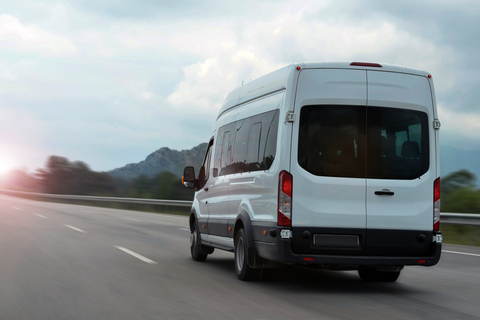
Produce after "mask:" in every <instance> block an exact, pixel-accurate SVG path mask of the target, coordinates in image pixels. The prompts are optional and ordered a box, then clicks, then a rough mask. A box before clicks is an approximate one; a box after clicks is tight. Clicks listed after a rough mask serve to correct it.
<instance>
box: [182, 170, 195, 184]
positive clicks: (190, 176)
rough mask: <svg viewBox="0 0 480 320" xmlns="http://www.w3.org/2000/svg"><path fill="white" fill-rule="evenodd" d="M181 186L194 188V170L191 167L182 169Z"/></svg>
mask: <svg viewBox="0 0 480 320" xmlns="http://www.w3.org/2000/svg"><path fill="white" fill-rule="evenodd" d="M182 184H183V186H184V187H185V188H195V169H194V168H193V167H185V169H183V177H182Z"/></svg>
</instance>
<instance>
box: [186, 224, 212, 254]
mask: <svg viewBox="0 0 480 320" xmlns="http://www.w3.org/2000/svg"><path fill="white" fill-rule="evenodd" d="M208 249H210V248H209V247H205V246H203V245H202V244H201V242H200V232H199V231H198V226H197V223H196V222H194V223H193V224H192V231H191V233H190V254H191V255H192V259H193V260H195V261H205V260H206V259H207V255H208V253H212V252H213V250H208ZM209 251H211V252H209Z"/></svg>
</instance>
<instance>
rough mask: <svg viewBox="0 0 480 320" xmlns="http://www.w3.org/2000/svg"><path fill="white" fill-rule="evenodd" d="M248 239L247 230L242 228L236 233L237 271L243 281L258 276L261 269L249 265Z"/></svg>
mask: <svg viewBox="0 0 480 320" xmlns="http://www.w3.org/2000/svg"><path fill="white" fill-rule="evenodd" d="M247 252H248V239H247V236H246V234H245V230H244V229H243V228H241V229H240V230H238V232H237V234H236V235H235V252H234V253H235V272H236V273H237V277H238V279H239V280H242V281H249V280H254V279H257V278H258V275H259V272H260V270H261V269H254V268H252V267H250V266H249V265H248V261H247V259H248V254H247Z"/></svg>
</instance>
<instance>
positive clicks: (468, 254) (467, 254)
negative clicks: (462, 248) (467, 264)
mask: <svg viewBox="0 0 480 320" xmlns="http://www.w3.org/2000/svg"><path fill="white" fill-rule="evenodd" d="M442 252H448V253H455V254H463V255H466V256H474V257H480V254H476V253H466V252H457V251H448V250H442Z"/></svg>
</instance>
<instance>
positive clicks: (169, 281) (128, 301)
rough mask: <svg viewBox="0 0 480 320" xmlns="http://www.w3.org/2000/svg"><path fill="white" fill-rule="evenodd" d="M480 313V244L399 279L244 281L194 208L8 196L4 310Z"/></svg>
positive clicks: (448, 249)
mask: <svg viewBox="0 0 480 320" xmlns="http://www.w3.org/2000/svg"><path fill="white" fill-rule="evenodd" d="M4 319H15V320H17V319H49V320H51V319H256V320H260V319H278V320H284V319H285V320H286V319H355V320H358V319H480V248H478V247H467V246H454V245H445V246H444V252H443V255H442V258H441V260H440V263H439V264H438V265H437V266H434V267H430V268H425V267H407V268H405V269H404V270H403V271H402V274H401V275H400V278H399V280H398V281H397V282H396V283H393V284H381V283H380V284H379V283H365V282H362V281H361V280H360V278H359V277H358V275H357V273H356V272H354V271H343V272H334V271H326V270H313V269H307V268H303V267H285V268H282V269H280V270H278V271H277V272H276V274H275V275H274V276H273V277H271V278H270V279H268V280H267V279H265V280H263V281H257V282H241V281H238V280H237V278H236V275H235V271H234V265H233V254H231V253H228V252H222V251H218V250H217V251H215V252H214V253H213V254H212V255H210V256H209V257H208V259H207V261H206V262H194V261H193V260H191V258H190V253H189V231H188V221H187V218H186V217H181V216H173V215H164V214H152V213H144V212H135V211H125V210H113V209H105V208H96V207H88V206H77V205H66V204H57V203H48V202H38V201H32V200H25V199H20V198H14V197H9V196H3V195H0V320H4Z"/></svg>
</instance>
